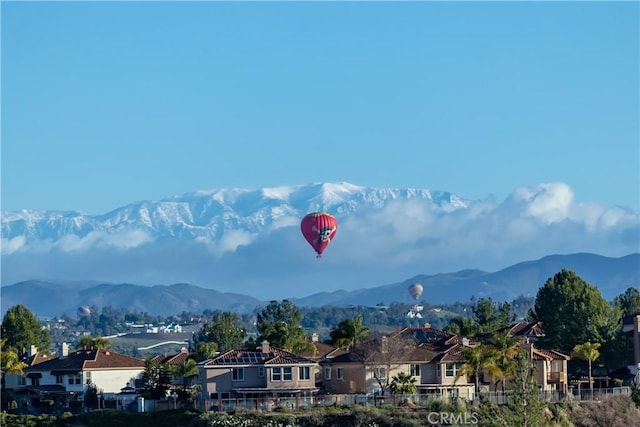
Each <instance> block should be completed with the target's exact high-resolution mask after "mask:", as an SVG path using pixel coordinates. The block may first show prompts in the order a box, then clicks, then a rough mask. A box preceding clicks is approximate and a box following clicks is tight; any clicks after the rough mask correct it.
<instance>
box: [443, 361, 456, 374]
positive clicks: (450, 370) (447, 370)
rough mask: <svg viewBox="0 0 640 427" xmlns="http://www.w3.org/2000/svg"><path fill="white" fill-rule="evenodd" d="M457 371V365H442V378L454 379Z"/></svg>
mask: <svg viewBox="0 0 640 427" xmlns="http://www.w3.org/2000/svg"><path fill="white" fill-rule="evenodd" d="M458 369H460V367H459V366H458V364H457V363H445V364H444V376H445V377H455V376H456V374H457V373H458Z"/></svg>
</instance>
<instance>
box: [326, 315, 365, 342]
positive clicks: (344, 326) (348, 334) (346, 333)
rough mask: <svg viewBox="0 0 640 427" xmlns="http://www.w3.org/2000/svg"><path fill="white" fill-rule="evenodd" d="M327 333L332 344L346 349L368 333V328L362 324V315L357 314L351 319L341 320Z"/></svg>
mask: <svg viewBox="0 0 640 427" xmlns="http://www.w3.org/2000/svg"><path fill="white" fill-rule="evenodd" d="M329 335H330V336H331V342H332V344H333V345H335V346H337V347H340V348H344V349H347V350H348V349H350V348H353V347H355V346H356V344H357V343H358V341H360V340H362V339H363V338H365V337H366V336H367V335H369V328H367V327H366V326H364V325H363V324H362V315H359V316H357V317H355V318H352V319H345V320H343V321H342V322H340V323H339V324H338V327H337V328H336V329H333V330H332V331H331V332H330V333H329Z"/></svg>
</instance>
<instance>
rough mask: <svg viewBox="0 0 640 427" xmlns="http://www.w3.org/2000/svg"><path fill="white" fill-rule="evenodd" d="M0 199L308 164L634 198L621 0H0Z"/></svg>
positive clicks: (637, 154)
mask: <svg viewBox="0 0 640 427" xmlns="http://www.w3.org/2000/svg"><path fill="white" fill-rule="evenodd" d="M1 8H2V9H1V12H2V34H1V36H2V210H4V211H15V210H19V209H47V210H49V209H60V210H79V211H83V212H87V213H90V214H100V213H104V212H107V211H109V210H111V209H114V208H116V207H118V206H122V205H125V204H127V203H129V202H132V201H136V200H145V199H159V198H163V197H166V196H170V195H174V194H182V193H186V192H190V191H194V190H199V189H213V188H224V187H248V188H258V187H263V186H278V185H290V184H304V183H310V182H320V181H330V182H338V181H347V182H351V183H354V184H358V185H364V186H371V187H419V188H430V189H434V190H447V191H451V192H454V193H456V194H459V195H461V196H463V197H466V198H471V199H482V198H486V197H488V196H489V195H494V196H495V197H497V198H498V199H504V198H505V197H507V196H508V195H509V194H510V193H511V192H512V191H513V190H514V188H516V187H520V186H533V185H537V184H539V183H545V182H557V181H560V182H564V183H566V184H567V185H569V186H570V187H571V189H572V190H573V192H574V193H575V197H576V198H577V199H579V200H584V201H594V202H600V203H604V204H607V205H621V206H626V207H629V208H632V209H634V210H637V209H638V204H639V197H640V148H639V145H640V144H639V124H638V123H639V116H640V111H639V101H638V98H639V84H638V82H639V63H640V61H639V57H638V52H639V51H640V47H639V22H640V20H639V4H638V3H637V2H621V3H611V2H566V3H556V2H472V3H462V2H447V3H443V2H401V3H395V2H394V3H392V2H370V3H361V2H326V3H322V2H313V3H308V2H259V3H246V2H192V3H173V2H171V3H170V2H140V3H132V2H117V3H111V2H65V3H53V2H42V3H37V2H20V3H18V2H2V4H1Z"/></svg>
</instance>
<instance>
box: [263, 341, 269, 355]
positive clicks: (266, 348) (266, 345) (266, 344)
mask: <svg viewBox="0 0 640 427" xmlns="http://www.w3.org/2000/svg"><path fill="white" fill-rule="evenodd" d="M269 350H270V349H269V341H267V340H264V341H262V353H263V354H266V353H269Z"/></svg>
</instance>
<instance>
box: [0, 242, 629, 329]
mask: <svg viewBox="0 0 640 427" xmlns="http://www.w3.org/2000/svg"><path fill="white" fill-rule="evenodd" d="M563 268H566V269H569V270H573V271H575V272H576V273H577V274H578V275H579V276H580V277H582V279H584V280H585V281H587V282H588V283H591V284H592V285H595V286H597V287H598V288H599V289H600V291H601V292H602V294H603V296H604V297H605V298H607V299H608V300H612V299H613V298H614V297H615V296H617V295H620V294H621V293H623V292H624V291H625V290H626V289H627V288H628V287H630V286H635V287H638V286H639V284H640V254H637V253H636V254H631V255H627V256H624V257H621V258H609V257H604V256H600V255H595V254H588V253H579V254H572V255H550V256H547V257H544V258H541V259H539V260H536V261H526V262H521V263H518V264H515V265H512V266H510V267H507V268H505V269H502V270H500V271H497V272H494V273H488V272H484V271H480V270H462V271H459V272H456V273H447V274H437V275H431V276H426V275H418V276H415V277H411V278H409V279H407V280H404V281H402V282H398V283H394V284H389V285H385V286H379V287H373V288H362V289H358V290H354V291H336V292H330V293H328V292H325V293H316V294H313V295H309V296H307V297H304V298H291V301H292V302H293V303H294V304H296V305H298V306H301V307H303V306H314V307H317V306H323V305H340V306H344V305H349V304H354V305H376V304H378V303H382V304H390V303H392V302H404V303H409V302H411V299H410V297H409V294H408V292H407V288H408V287H409V285H411V284H413V283H421V284H422V285H423V287H424V293H423V294H422V297H421V300H424V301H426V302H428V303H430V304H433V305H438V304H447V303H453V302H456V301H468V300H469V299H470V298H471V297H472V296H473V297H475V298H476V299H477V298H482V297H485V298H486V297H491V298H492V299H493V300H495V301H510V300H512V299H514V298H515V297H517V296H518V295H521V294H523V295H528V296H535V295H536V293H537V292H538V289H539V288H540V286H542V285H543V284H544V282H545V281H546V280H547V279H548V278H550V277H552V276H553V275H554V274H556V273H557V272H559V271H560V270H562V269H563ZM0 295H1V297H2V300H1V308H2V312H3V313H4V312H6V310H7V309H8V308H9V307H11V306H14V305H16V304H23V305H25V306H27V307H28V308H29V309H30V310H31V311H33V312H34V313H36V314H37V315H38V316H39V317H53V316H59V315H61V314H63V313H66V314H68V315H70V316H74V315H75V313H76V310H77V308H78V307H80V306H92V305H96V306H97V307H99V308H102V307H104V306H112V307H115V308H128V309H130V310H132V311H136V312H147V313H150V314H154V315H162V316H169V315H171V314H178V313H181V312H183V311H189V312H193V313H196V314H198V313H202V312H203V311H204V310H206V309H209V310H224V311H234V312H239V313H248V312H251V311H253V310H254V309H255V308H256V307H257V306H263V305H266V303H267V302H266V301H261V300H259V299H257V298H254V297H252V296H249V295H243V294H239V293H222V292H218V291H216V290H212V289H205V288H201V287H198V286H194V285H190V284H185V283H181V284H175V285H169V286H164V285H157V286H141V285H134V284H110V283H100V282H45V281H35V280H34V281H26V282H20V283H16V284H14V285H10V286H3V287H2V288H0Z"/></svg>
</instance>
